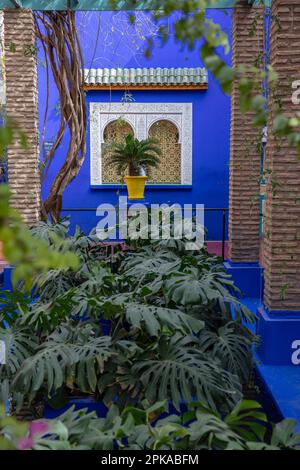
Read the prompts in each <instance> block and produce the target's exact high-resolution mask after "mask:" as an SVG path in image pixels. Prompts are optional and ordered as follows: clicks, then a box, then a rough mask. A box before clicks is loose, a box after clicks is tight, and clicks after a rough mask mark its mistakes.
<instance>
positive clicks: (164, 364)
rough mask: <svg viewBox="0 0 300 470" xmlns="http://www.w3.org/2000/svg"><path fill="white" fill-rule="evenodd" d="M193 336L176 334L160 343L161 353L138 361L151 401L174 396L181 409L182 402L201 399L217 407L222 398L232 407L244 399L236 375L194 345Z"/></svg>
mask: <svg viewBox="0 0 300 470" xmlns="http://www.w3.org/2000/svg"><path fill="white" fill-rule="evenodd" d="M195 344H196V340H194V339H193V338H192V337H187V336H186V337H180V336H178V335H174V336H173V337H172V338H171V340H169V341H168V340H166V339H165V338H163V340H162V341H161V342H160V345H159V351H158V356H157V357H156V358H155V359H153V360H151V359H148V360H147V361H142V362H138V363H136V364H135V365H134V366H133V367H132V370H133V373H137V374H138V375H139V377H140V380H141V382H142V384H143V385H144V387H145V395H146V398H148V399H149V400H151V401H155V400H164V399H171V400H172V401H173V403H174V405H175V406H176V408H177V409H179V405H180V401H181V400H186V401H191V400H192V399H193V398H196V399H198V400H199V401H201V402H202V403H204V404H207V405H208V406H211V407H212V408H213V409H216V403H217V401H218V400H219V399H220V397H222V400H223V401H224V402H225V403H226V402H227V404H228V405H229V406H233V405H234V404H235V403H236V402H237V401H239V400H240V398H241V388H240V383H239V381H238V379H237V377H236V376H234V375H232V374H230V373H229V372H227V371H225V370H223V369H222V368H221V367H220V366H219V364H218V363H217V362H215V361H213V360H212V358H211V357H210V356H206V355H205V354H204V353H202V352H201V351H200V350H199V348H197V347H195Z"/></svg>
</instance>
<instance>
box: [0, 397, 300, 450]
mask: <svg viewBox="0 0 300 470" xmlns="http://www.w3.org/2000/svg"><path fill="white" fill-rule="evenodd" d="M143 405H144V406H143V407H139V408H136V407H133V406H128V407H127V408H125V409H124V410H123V412H122V413H120V412H119V409H118V408H117V407H116V406H115V405H113V406H111V407H110V409H109V410H108V413H107V416H106V417H105V418H97V416H96V414H95V413H94V412H93V413H88V412H87V411H86V410H80V411H75V409H74V406H73V407H71V408H69V409H68V410H67V411H66V412H65V413H63V414H62V415H60V416H59V417H58V418H57V419H55V420H39V421H33V422H32V423H30V424H29V425H28V424H27V423H19V422H17V421H16V420H15V419H14V418H11V417H7V416H5V414H4V410H3V409H2V411H1V415H0V446H1V448H2V449H3V448H4V449H24V450H29V449H35V450H70V449H72V450H91V449H93V450H113V449H115V448H118V449H119V450H143V449H145V450H151V451H156V450H177V451H181V450H189V451H190V450H214V451H216V450H248V451H249V450H299V449H300V446H299V442H300V433H295V432H294V428H295V422H293V420H284V421H282V422H281V423H278V424H276V425H275V426H274V427H273V431H272V433H271V437H270V438H269V437H268V435H267V433H266V431H267V424H268V423H267V418H266V415H265V414H264V412H263V411H262V409H261V407H260V405H259V404H258V403H256V402H254V401H241V402H239V403H238V404H237V405H236V407H235V408H234V410H233V411H232V412H231V413H229V414H227V415H224V416H223V417H222V416H221V415H220V414H218V413H216V412H214V411H213V410H211V409H209V408H206V407H204V406H203V405H201V404H200V403H193V402H192V403H190V404H189V409H188V411H187V412H181V413H180V414H179V415H172V414H171V415H169V416H167V417H165V418H161V417H160V415H161V413H163V412H165V411H167V410H168V407H167V403H166V402H158V403H155V404H154V405H152V406H149V403H148V402H144V404H143Z"/></svg>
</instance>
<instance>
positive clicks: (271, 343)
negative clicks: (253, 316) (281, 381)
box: [256, 307, 300, 367]
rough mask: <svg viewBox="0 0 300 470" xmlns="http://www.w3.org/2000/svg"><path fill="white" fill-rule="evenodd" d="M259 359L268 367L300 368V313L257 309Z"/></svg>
mask: <svg viewBox="0 0 300 470" xmlns="http://www.w3.org/2000/svg"><path fill="white" fill-rule="evenodd" d="M257 313H258V316H259V319H258V322H257V331H256V332H257V334H258V335H259V336H260V346H259V349H258V356H259V359H260V360H261V361H262V362H263V363H264V364H266V365H281V366H292V365H293V366H295V367H296V366H300V311H299V312H269V311H268V310H267V309H266V308H264V307H259V308H258V309H257Z"/></svg>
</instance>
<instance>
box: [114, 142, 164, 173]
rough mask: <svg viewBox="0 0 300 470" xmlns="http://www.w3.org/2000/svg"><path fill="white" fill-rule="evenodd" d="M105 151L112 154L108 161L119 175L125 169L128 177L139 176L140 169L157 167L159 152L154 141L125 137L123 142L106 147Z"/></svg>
mask: <svg viewBox="0 0 300 470" xmlns="http://www.w3.org/2000/svg"><path fill="white" fill-rule="evenodd" d="M106 151H110V152H112V155H111V157H110V161H111V163H112V164H113V165H116V167H117V171H118V173H119V174H121V175H123V174H124V172H125V171H126V169H128V170H129V175H130V176H139V174H140V169H141V168H143V167H145V168H148V167H157V166H158V165H159V161H160V159H159V156H160V154H161V150H160V148H159V145H158V141H156V140H155V139H145V140H141V141H140V140H138V139H136V138H134V136H132V135H131V134H128V135H127V136H126V137H125V142H124V143H121V144H113V145H111V146H108V147H107V149H106Z"/></svg>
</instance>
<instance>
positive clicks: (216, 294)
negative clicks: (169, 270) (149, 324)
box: [165, 267, 232, 306]
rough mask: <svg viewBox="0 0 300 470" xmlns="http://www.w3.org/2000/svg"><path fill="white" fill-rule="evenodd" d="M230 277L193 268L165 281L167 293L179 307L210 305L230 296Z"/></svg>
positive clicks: (173, 275) (175, 274)
mask: <svg viewBox="0 0 300 470" xmlns="http://www.w3.org/2000/svg"><path fill="white" fill-rule="evenodd" d="M231 284H232V282H231V281H229V279H228V276H227V275H226V274H224V273H222V272H221V273H215V272H210V271H205V272H200V273H199V270H198V269H197V268H194V267H191V268H189V269H188V270H187V271H186V272H183V273H180V272H177V273H174V274H172V275H171V276H170V277H169V278H168V279H167V280H166V281H165V291H166V294H167V296H168V298H169V300H172V301H173V302H175V304H177V305H184V306H186V305H197V304H208V303H209V302H210V301H213V300H217V299H218V298H220V297H221V296H226V295H228V287H227V286H228V285H231Z"/></svg>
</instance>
